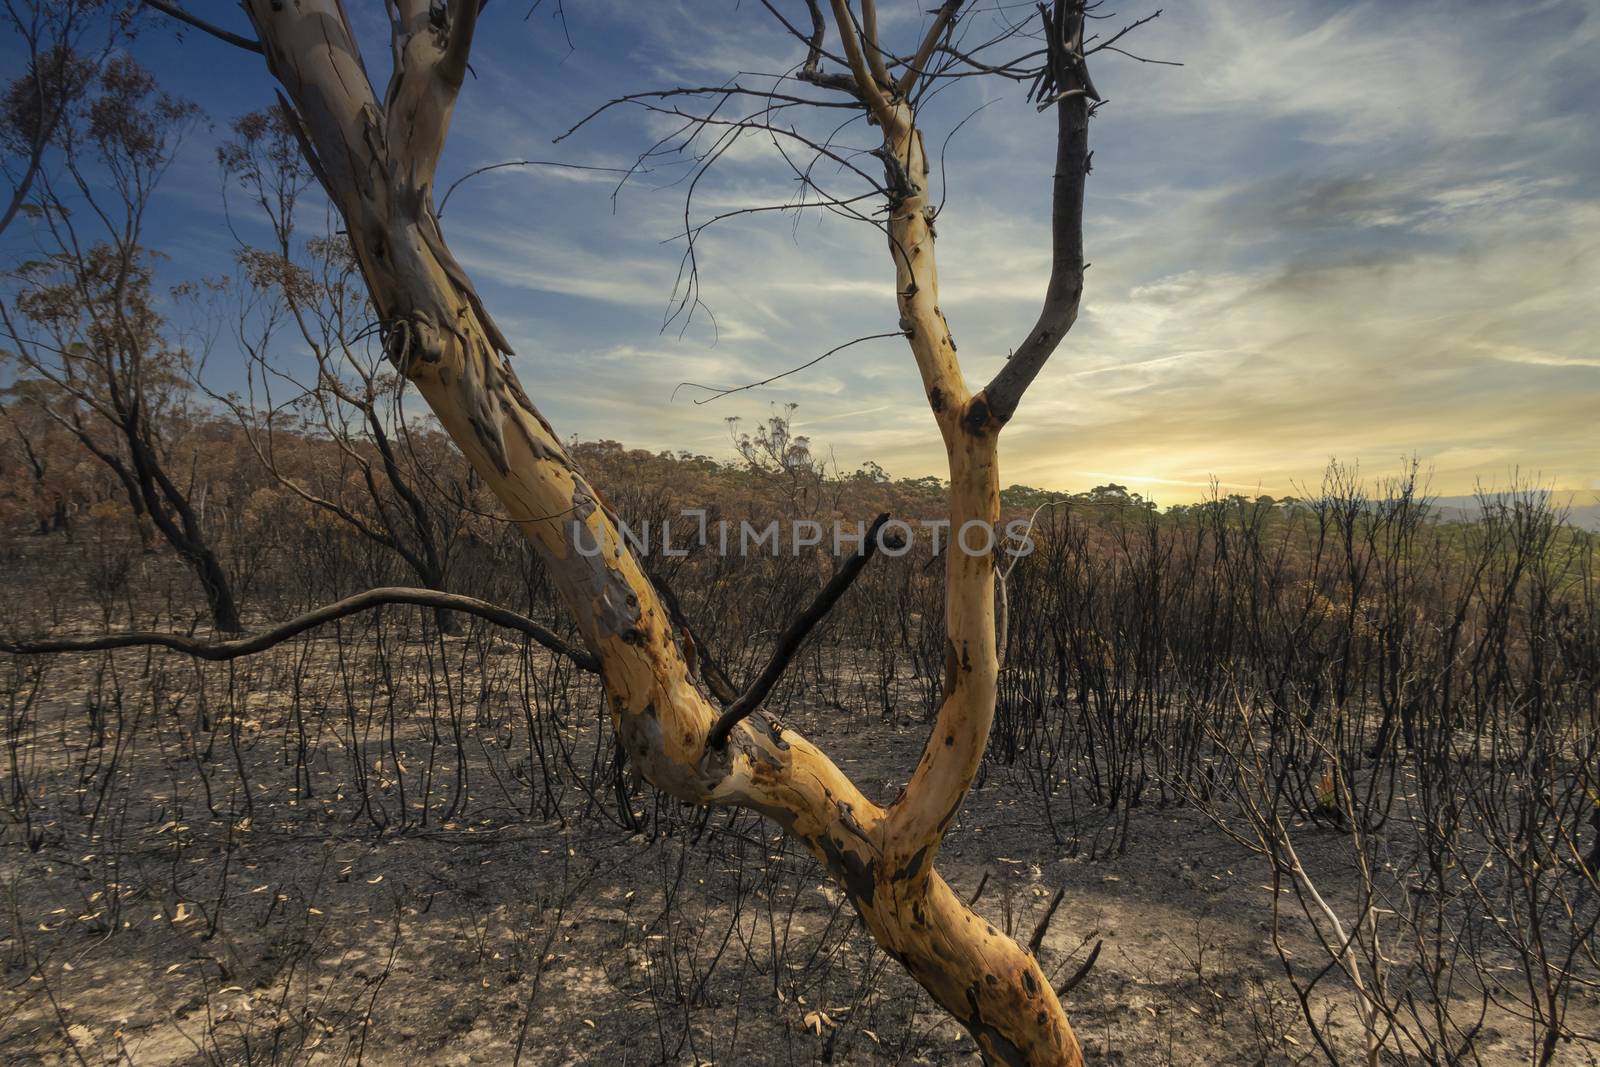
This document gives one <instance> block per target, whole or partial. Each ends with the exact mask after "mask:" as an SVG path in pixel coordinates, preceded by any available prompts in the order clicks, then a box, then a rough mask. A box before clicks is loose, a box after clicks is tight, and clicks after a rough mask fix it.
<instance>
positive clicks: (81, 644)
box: [0, 586, 600, 674]
mask: <svg viewBox="0 0 1600 1067" xmlns="http://www.w3.org/2000/svg"><path fill="white" fill-rule="evenodd" d="M386 604H414V605H416V606H418V607H424V608H442V609H444V610H446V611H459V612H461V613H463V614H465V615H476V616H477V617H478V618H480V619H487V620H488V621H489V622H492V623H495V624H496V625H498V626H504V627H505V628H507V629H508V630H517V631H520V632H521V633H524V634H526V635H528V636H529V637H531V638H533V640H534V641H535V642H536V643H538V644H540V645H542V646H544V647H545V648H547V649H549V650H550V651H551V652H554V653H555V654H556V655H558V656H564V657H566V658H567V659H570V660H571V661H572V662H573V663H574V664H576V665H577V666H578V668H579V669H581V670H585V671H588V672H590V673H591V674H593V673H596V672H598V671H599V669H600V661H599V660H597V659H596V658H595V657H594V656H593V655H591V654H590V653H588V652H586V651H584V650H582V649H578V648H574V647H573V646H571V645H569V644H568V643H567V642H566V641H563V640H562V639H561V638H560V637H558V636H557V635H556V634H555V633H554V632H553V631H551V630H549V629H547V628H546V627H544V626H541V625H540V624H539V623H536V622H534V621H533V620H532V619H530V618H528V617H527V616H526V615H523V614H520V613H518V612H515V611H512V610H511V609H509V608H503V607H500V606H499V605H498V604H491V603H489V602H488V601H487V600H479V599H478V598H477V597H471V596H463V595H462V594H460V593H443V592H440V591H438V590H436V589H416V588H410V587H406V586H382V587H379V588H377V589H368V590H367V591H366V592H364V593H357V594H355V595H354V596H348V597H345V598H344V599H343V600H336V601H334V602H333V603H332V604H324V605H323V606H322V607H320V608H314V609H313V610H311V611H308V612H306V613H305V614H304V615H298V616H296V617H295V618H293V619H290V620H289V621H288V622H284V623H280V624H278V625H277V626H274V627H273V628H272V629H270V630H264V631H262V632H261V633H258V634H252V635H251V636H249V637H240V638H235V639H233V640H230V641H201V640H198V639H196V638H193V637H189V636H187V635H185V634H166V633H158V632H155V631H140V630H133V631H129V632H127V633H113V634H95V635H92V636H85V637H41V638H38V639H37V640H32V641H0V652H10V653H12V654H14V655H41V654H44V653H50V652H99V651H103V650H106V649H113V648H147V647H158V648H170V649H174V650H175V651H178V652H182V653H184V654H186V655H190V656H195V657H197V658H199V659H204V660H212V661H213V662H220V661H224V660H231V659H238V658H239V657H241V656H250V655H254V654H255V653H257V652H265V651H266V650H267V649H269V648H272V647H273V646H274V645H279V644H282V643H283V642H284V641H287V640H289V638H291V637H294V636H295V635H297V634H302V633H304V632H305V631H307V630H310V629H314V628H315V627H318V626H322V625H324V624H326V623H330V622H333V621H335V620H337V619H342V618H345V617H346V616H349V615H355V614H357V613H359V612H363V611H370V610H371V609H373V608H380V607H383V606H384V605H386Z"/></svg>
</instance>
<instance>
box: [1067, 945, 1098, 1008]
mask: <svg viewBox="0 0 1600 1067" xmlns="http://www.w3.org/2000/svg"><path fill="white" fill-rule="evenodd" d="M1104 946H1105V942H1104V941H1096V942H1095V943H1094V948H1092V949H1090V950H1089V958H1088V959H1086V960H1084V961H1083V963H1082V965H1081V966H1079V968H1078V969H1077V970H1076V971H1073V972H1072V977H1071V978H1068V979H1067V980H1066V981H1065V982H1062V983H1061V984H1060V985H1058V986H1056V996H1057V997H1065V996H1066V995H1067V994H1068V993H1070V992H1072V991H1073V990H1074V989H1076V988H1078V983H1079V982H1081V981H1083V980H1084V979H1085V978H1087V977H1089V971H1090V970H1092V969H1093V968H1094V961H1095V960H1097V959H1099V958H1100V949H1101V948H1103V947H1104Z"/></svg>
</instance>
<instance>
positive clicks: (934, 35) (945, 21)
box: [896, 0, 963, 96]
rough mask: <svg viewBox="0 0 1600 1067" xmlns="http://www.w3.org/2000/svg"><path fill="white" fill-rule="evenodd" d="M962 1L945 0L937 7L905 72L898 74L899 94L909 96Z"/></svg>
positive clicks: (959, 8) (953, 19) (958, 10)
mask: <svg viewBox="0 0 1600 1067" xmlns="http://www.w3.org/2000/svg"><path fill="white" fill-rule="evenodd" d="M962 2H963V0H945V2H944V4H943V6H941V7H940V8H939V13H938V14H937V15H935V16H934V18H933V25H932V26H930V27H928V34H927V36H926V37H924V38H923V39H922V44H921V45H920V46H919V47H918V48H917V51H916V54H915V55H914V56H912V57H911V62H910V63H909V64H908V65H907V66H906V72H905V73H904V74H902V75H900V84H899V85H898V86H897V87H896V88H898V89H899V90H900V95H901V96H910V95H911V90H912V89H914V88H916V85H917V79H918V78H919V77H920V76H921V75H922V72H923V71H924V70H925V69H926V68H927V66H928V60H929V59H931V58H933V52H934V49H936V48H938V47H939V43H940V41H942V40H943V39H944V35H945V34H946V33H947V32H948V31H949V29H950V26H951V24H952V23H953V22H954V21H955V17H956V14H957V13H958V12H960V10H961V4H962Z"/></svg>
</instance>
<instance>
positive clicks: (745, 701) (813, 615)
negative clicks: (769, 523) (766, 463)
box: [706, 512, 889, 752]
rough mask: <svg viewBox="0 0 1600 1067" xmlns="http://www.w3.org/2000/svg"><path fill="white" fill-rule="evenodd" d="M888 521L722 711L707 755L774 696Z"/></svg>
mask: <svg viewBox="0 0 1600 1067" xmlns="http://www.w3.org/2000/svg"><path fill="white" fill-rule="evenodd" d="M888 521H889V513H888V512H884V513H883V514H882V515H879V516H878V517H877V518H876V519H874V520H873V522H872V527H871V528H870V529H869V530H867V533H866V536H865V537H864V538H863V539H862V542H861V548H860V549H858V550H857V551H856V553H855V555H853V556H851V557H850V558H849V559H847V560H845V562H844V564H843V566H841V567H840V568H839V569H838V571H836V572H835V573H834V576H833V577H832V578H830V579H828V584H827V585H825V586H823V587H822V591H821V592H820V593H818V594H817V598H816V599H815V600H813V601H812V602H811V604H810V606H808V607H807V608H806V609H805V610H804V611H802V612H801V613H800V614H799V615H797V616H795V619H794V621H793V622H791V623H790V624H789V626H788V628H787V629H785V630H784V631H783V633H782V634H781V635H779V637H778V643H777V645H776V646H774V647H773V650H772V658H771V659H770V660H768V661H767V665H766V667H765V668H764V669H763V670H762V671H761V673H760V674H759V675H757V677H756V680H755V681H754V682H752V683H750V688H748V689H746V690H745V691H744V694H743V695H742V696H740V697H739V699H738V700H735V701H734V702H733V703H732V704H730V705H728V707H727V708H726V709H725V710H724V711H723V713H722V715H721V717H720V718H718V719H717V721H716V723H715V724H713V725H712V727H711V731H710V733H708V734H706V751H707V752H710V751H712V750H713V749H719V748H722V747H723V746H725V745H726V744H727V743H728V734H730V733H731V732H732V731H733V728H734V727H735V726H737V725H738V724H739V723H740V722H741V721H742V720H744V719H746V718H748V717H749V715H750V713H751V712H753V711H755V710H756V708H758V707H760V706H761V702H762V701H763V700H765V699H766V698H767V694H768V693H770V692H772V687H773V686H775V685H777V684H778V679H779V678H781V677H783V672H784V670H785V669H786V668H787V667H788V666H789V661H790V660H792V659H794V657H795V653H797V652H799V651H800V646H801V645H802V644H804V643H805V639H806V636H807V635H808V634H810V633H811V631H812V630H813V629H815V628H816V625H817V623H819V622H821V621H822V620H823V619H824V618H826V617H827V615H828V612H829V611H831V610H833V606H834V605H835V604H837V603H838V602H839V598H840V597H842V596H844V592H845V590H846V589H849V588H850V583H852V582H854V581H855V580H856V578H857V577H858V576H859V575H860V574H861V570H862V568H863V567H865V566H866V565H867V561H868V560H870V559H871V558H872V553H873V552H874V551H876V550H877V547H878V533H879V531H881V530H882V529H883V524H884V523H886V522H888Z"/></svg>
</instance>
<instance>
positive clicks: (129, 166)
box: [0, 56, 240, 632]
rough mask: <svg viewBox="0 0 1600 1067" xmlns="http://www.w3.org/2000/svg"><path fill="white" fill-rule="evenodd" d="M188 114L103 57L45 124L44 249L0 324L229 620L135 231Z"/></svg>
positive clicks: (227, 594)
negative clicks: (51, 137) (48, 131)
mask: <svg viewBox="0 0 1600 1067" xmlns="http://www.w3.org/2000/svg"><path fill="white" fill-rule="evenodd" d="M196 113H197V109H196V108H195V107H194V105H193V104H190V103H188V102H186V101H182V100H178V99H176V98H174V97H171V96H169V95H167V94H165V93H163V92H161V91H160V89H159V88H158V87H157V86H156V83H155V80H154V78H152V77H151V75H150V74H149V72H148V71H146V70H144V69H143V68H142V67H140V66H139V65H138V64H137V63H136V62H134V61H133V60H132V59H131V58H128V57H126V56H121V57H117V58H114V59H112V60H110V61H108V62H107V63H106V64H105V66H104V68H103V69H102V70H101V72H100V74H99V76H98V78H97V80H96V82H95V86H94V93H93V96H92V99H91V100H90V101H89V102H88V104H87V106H86V107H85V108H84V109H82V111H81V113H75V114H72V115H69V116H68V117H67V118H66V119H64V120H63V121H62V123H61V125H60V127H59V128H58V131H57V134H56V137H57V140H58V142H59V144H60V147H61V151H62V155H63V157H64V162H63V167H62V169H63V171H64V174H63V175H62V176H61V177H60V178H59V179H57V178H54V177H52V176H50V175H46V174H41V175H39V177H38V182H37V183H38V185H39V187H40V188H39V192H38V195H37V197H36V203H37V206H38V208H39V210H38V212H37V224H36V231H37V233H38V236H39V239H40V243H41V245H42V246H43V247H44V249H45V254H44V255H43V256H42V257H41V258H39V259H35V260H32V261H30V262H27V263H25V264H23V265H22V266H21V267H19V268H18V269H17V271H16V272H15V275H16V280H17V281H18V282H19V283H20V292H19V294H18V296H17V301H16V307H15V310H14V311H13V309H11V308H9V307H5V306H3V305H0V328H3V334H4V336H5V338H6V340H7V341H8V342H9V343H10V344H11V345H12V346H14V349H15V355H16V359H17V362H18V363H19V364H20V366H21V367H22V368H23V370H24V371H25V372H26V373H28V374H30V375H32V376H34V377H37V378H40V379H43V380H45V381H47V382H48V383H49V384H50V385H51V386H53V387H54V389H55V391H56V392H57V393H58V394H59V395H60V396H61V397H63V398H65V402H64V403H62V404H61V405H60V406H59V407H54V406H52V407H49V408H47V410H48V411H49V413H50V415H51V416H52V417H53V418H54V419H56V421H57V422H58V423H60V425H62V426H63V427H65V428H66V429H67V430H68V431H70V432H71V433H72V435H73V436H74V437H75V438H76V439H77V440H78V442H79V443H80V444H81V445H82V446H83V447H84V448H85V449H87V450H88V451H89V452H90V453H92V454H93V455H94V456H95V457H96V458H97V459H99V460H100V461H101V462H102V463H104V464H105V465H106V466H107V467H108V468H110V469H111V470H112V472H113V473H115V474H116V476H117V479H118V480H119V481H120V482H121V483H122V485H123V488H124V489H125V491H126V493H127V497H128V502H129V504H130V505H131V506H132V508H133V510H134V513H135V515H136V516H142V517H146V518H148V520H149V521H150V523H151V524H153V525H154V527H155V529H156V530H157V531H158V532H159V533H160V535H161V537H162V538H163V539H164V540H165V541H166V542H167V543H168V544H169V545H170V546H171V547H172V549H173V550H174V551H175V552H177V553H178V555H179V556H180V557H181V558H182V559H183V561H184V562H185V563H186V564H187V565H188V566H189V567H190V569H191V570H192V571H193V572H194V574H195V577H196V578H197V579H198V580H199V582H200V586H201V588H202V590H203V591H204V593H205V598H206V604H207V606H208V607H209V609H210V611H211V616H212V619H213V621H214V622H215V623H216V626H217V628H218V629H219V630H223V631H225V632H237V631H238V630H239V629H240V623H239V608H238V604H237V601H236V598H235V596H234V591H233V586H232V583H231V582H230V580H229V578H228V575H227V572H226V571H225V570H224V568H223V566H222V563H221V561H220V560H219V558H218V556H217V553H216V551H215V549H214V547H213V544H212V541H211V538H210V537H209V536H208V534H207V531H206V529H205V523H204V522H203V520H202V518H201V513H200V510H199V509H198V508H197V507H196V506H195V503H194V501H193V500H192V497H193V496H194V486H193V484H192V482H191V481H190V480H189V479H187V478H186V476H185V475H184V473H183V471H182V469H181V460H180V458H179V457H178V456H177V455H176V454H175V452H174V449H173V445H174V441H173V438H174V437H175V435H176V432H177V431H178V430H180V429H181V428H182V426H183V425H184V424H186V423H187V421H188V420H187V417H186V413H184V412H183V411H182V410H181V409H182V404H183V393H184V389H185V382H184V379H183V370H182V368H183V365H184V363H185V361H186V359H187V356H186V354H185V353H184V352H183V351H182V350H181V349H180V348H178V347H175V346H173V345H172V344H171V343H170V342H169V339H168V337H167V336H166V334H165V332H164V331H165V323H164V322H163V320H162V318H161V316H160V315H159V314H158V313H157V311H156V310H155V301H154V296H153V282H152V269H151V262H150V261H151V258H152V257H151V254H150V252H149V251H148V250H147V249H145V248H144V247H143V246H142V245H141V243H140V241H141V234H142V230H143V221H144V216H145V209H146V207H147V206H148V203H149V199H150V196H151V195H152V193H153V191H154V189H155V186H156V184H157V182H158V181H159V180H160V178H161V176H162V174H163V173H164V172H165V171H166V169H167V167H168V165H169V164H170V163H171V160H172V156H173V152H174V151H175V148H176V145H177V142H178V141H179V139H180V138H181V136H182V133H183V130H184V128H185V127H186V126H187V125H188V124H189V123H190V122H191V121H192V119H193V117H194V115H195V114H196ZM91 166H98V167H100V168H101V169H102V170H103V171H104V172H105V173H106V174H108V175H109V176H110V178H111V180H110V181H109V182H107V183H105V185H106V186H108V188H102V187H97V186H96V185H95V184H94V183H92V182H91V181H90V180H89V178H88V177H87V176H86V172H87V170H88V168H90V167H91ZM82 205H87V207H88V210H83V206H82ZM80 220H81V221H80Z"/></svg>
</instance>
